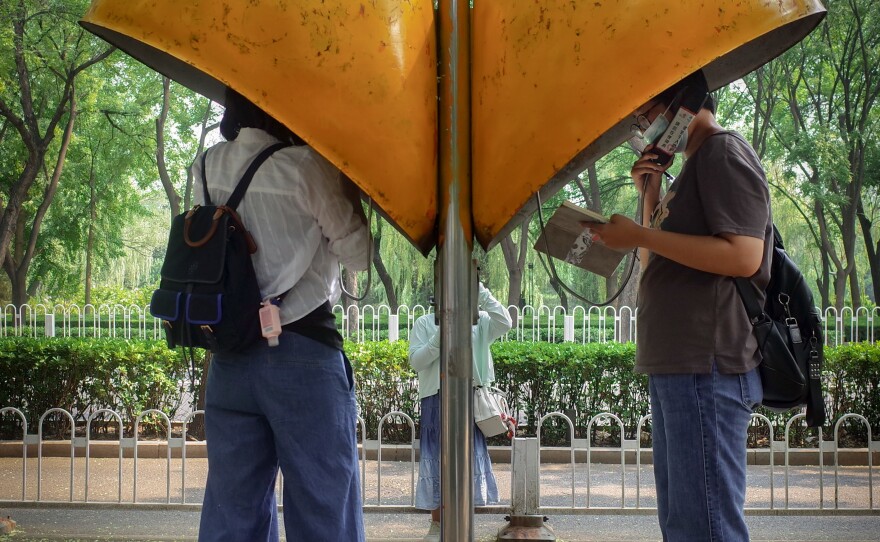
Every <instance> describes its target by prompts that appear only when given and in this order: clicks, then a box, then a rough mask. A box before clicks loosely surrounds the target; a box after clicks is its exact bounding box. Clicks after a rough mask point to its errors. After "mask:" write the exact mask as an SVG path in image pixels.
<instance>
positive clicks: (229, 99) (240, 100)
mask: <svg viewBox="0 0 880 542" xmlns="http://www.w3.org/2000/svg"><path fill="white" fill-rule="evenodd" d="M242 128H259V129H260V130H263V131H264V132H267V133H269V134H270V135H272V136H273V137H275V138H276V139H278V140H279V141H283V142H285V143H291V144H293V145H305V144H306V142H305V141H303V139H302V138H301V137H299V136H298V135H296V134H295V133H294V132H293V131H292V130H291V129H290V128H288V127H287V126H285V125H283V124H281V123H280V122H278V121H277V120H276V119H275V118H274V117H272V116H271V115H269V114H268V113H266V112H265V111H263V110H262V109H260V108H259V107H258V106H256V105H255V104H254V103H253V102H251V101H250V100H248V99H247V98H245V97H244V96H242V95H241V94H239V93H238V92H236V91H235V90H233V89H232V88H230V87H226V110H225V111H224V112H223V119H222V120H221V121H220V134H221V135H222V136H223V137H224V138H225V139H226V140H227V141H235V138H237V137H238V132H239V131H240V130H241V129H242Z"/></svg>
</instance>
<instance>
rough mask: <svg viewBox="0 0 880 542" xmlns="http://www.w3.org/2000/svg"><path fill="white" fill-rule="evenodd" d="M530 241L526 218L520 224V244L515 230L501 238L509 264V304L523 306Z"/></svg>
mask: <svg viewBox="0 0 880 542" xmlns="http://www.w3.org/2000/svg"><path fill="white" fill-rule="evenodd" d="M528 241H529V221H528V220H524V221H523V223H522V225H521V226H520V233H519V246H517V244H516V243H517V242H516V241H514V240H513V232H511V233H510V234H509V235H508V236H507V237H505V238H504V239H502V240H501V252H502V254H503V255H504V263H505V264H506V265H507V284H508V289H507V305H508V306H515V307H520V308H522V306H523V303H522V300H523V289H522V288H523V269H524V268H525V263H526V249H527V248H528ZM510 317H511V318H512V319H513V327H514V328H515V327H516V325H517V322H516V317H517V313H516V311H513V312H511V315H510Z"/></svg>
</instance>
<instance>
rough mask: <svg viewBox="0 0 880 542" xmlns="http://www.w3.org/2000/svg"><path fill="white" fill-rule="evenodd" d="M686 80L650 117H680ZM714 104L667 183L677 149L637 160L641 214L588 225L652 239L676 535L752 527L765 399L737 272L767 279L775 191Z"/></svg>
mask: <svg viewBox="0 0 880 542" xmlns="http://www.w3.org/2000/svg"><path fill="white" fill-rule="evenodd" d="M683 86H684V84H683V83H680V84H678V85H675V86H673V87H672V88H670V89H668V90H667V91H665V92H663V93H662V94H660V95H659V96H657V97H656V98H654V99H652V100H650V101H648V102H647V103H645V104H644V105H643V106H642V107H640V108H638V109H637V110H636V111H635V112H634V114H633V115H634V117H635V118H636V121H637V122H638V123H639V127H640V129H642V130H645V131H646V132H651V131H654V132H657V131H660V130H662V124H663V121H664V120H666V121H669V122H672V121H673V117H674V115H675V113H676V112H675V111H671V110H670V104H672V103H673V102H674V101H676V97H678V96H680V93H681V92H682V89H683ZM714 113H715V104H714V101H713V100H712V98H711V96H710V97H709V98H708V99H707V101H706V102H705V103H704V105H703V108H702V109H701V110H700V111H699V112H697V113H696V115H695V117H694V119H693V121H692V122H691V123H690V125H689V126H688V128H687V131H686V133H685V134H684V136H683V137H682V139H683V141H682V142H680V145H679V147H680V148H681V149H682V150H683V153H684V158H685V163H684V166H683V167H682V170H681V173H680V175H679V176H678V178H677V179H676V180H675V181H674V182H673V183H672V185H671V186H670V188H669V191H668V192H667V193H666V194H665V195H664V194H661V178H662V175H663V173H664V172H665V171H666V169H668V167H669V165H671V164H672V162H671V161H670V162H669V163H667V164H666V165H665V166H661V165H658V164H657V163H656V162H655V160H656V159H657V158H658V156H659V153H658V152H657V151H656V150H653V147H650V146H649V147H648V148H647V149H646V151H645V152H644V154H643V155H642V156H641V157H640V158H639V159H638V160H637V161H636V162H635V164H634V165H633V167H632V170H631V175H632V178H633V181H634V182H635V185H636V187H637V188H638V189H639V190H640V191H642V192H643V194H644V207H643V210H644V213H643V215H644V216H645V219H644V220H643V224H642V225H639V224H636V223H635V222H633V221H632V220H630V219H628V218H626V217H624V216H621V215H612V216H611V217H610V221H609V223H607V224H593V223H591V224H590V225H589V226H590V228H591V229H592V230H593V232H594V235H595V236H596V237H597V238H599V239H601V240H602V241H603V242H604V243H605V244H606V245H608V246H609V247H611V248H619V249H629V248H634V247H640V248H641V250H640V257H641V262H642V266H643V272H642V278H641V281H640V284H639V307H638V314H637V325H638V338H637V349H636V371H637V372H641V373H647V374H648V375H649V383H650V395H651V418H652V428H653V429H652V441H653V448H654V476H655V481H656V486H657V512H658V516H659V520H660V529H661V531H662V533H663V539H664V540H665V541H684V540H725V541H730V540H734V541H740V540H748V537H749V535H748V529H747V527H746V524H745V518H744V514H743V507H744V504H745V489H746V432H747V429H748V425H749V421H750V419H751V414H752V411H753V409H754V408H755V407H756V406H757V405H758V404H760V402H761V399H762V389H761V381H760V376H759V374H758V371H757V366H758V364H759V363H760V361H761V356H760V352H759V350H758V347H757V343H756V341H755V338H754V336H753V334H752V326H751V324H750V322H749V319H748V316H747V315H746V312H745V309H744V307H743V304H742V302H741V300H740V298H739V295H738V294H737V291H736V287H735V286H734V281H733V277H748V278H750V279H751V280H752V281H753V282H754V283H755V285H756V286H757V289H758V290H760V291H763V288H764V287H765V286H766V285H767V282H768V280H769V277H770V250H771V249H772V246H773V244H772V220H771V215H770V194H769V189H768V185H767V180H766V178H765V176H764V170H763V168H762V167H761V163H760V160H759V159H758V157H757V155H756V154H755V151H754V150H753V149H752V147H751V146H750V145H749V144H748V143H747V142H746V141H745V140H744V139H743V138H742V137H741V136H740V135H739V134H736V133H734V132H730V131H727V130H724V129H723V128H722V127H721V126H720V125H719V124H718V122H717V120H716V118H715V114H714ZM660 117H662V118H660ZM658 118H659V119H660V120H659V121H658ZM652 151H653V152H652ZM761 295H763V294H761ZM759 302H761V303H762V304H763V299H759Z"/></svg>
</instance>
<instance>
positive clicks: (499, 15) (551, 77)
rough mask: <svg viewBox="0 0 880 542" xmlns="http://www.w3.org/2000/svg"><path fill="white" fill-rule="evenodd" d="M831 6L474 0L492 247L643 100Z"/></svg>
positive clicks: (765, 50)
mask: <svg viewBox="0 0 880 542" xmlns="http://www.w3.org/2000/svg"><path fill="white" fill-rule="evenodd" d="M824 15H825V9H824V8H823V7H822V5H821V4H820V3H819V2H818V0H778V1H777V0H774V1H772V2H770V1H766V0H751V1H742V0H721V1H717V2H703V1H698V0H679V1H677V2H656V0H628V1H627V2H607V1H602V2H592V1H591V2H570V1H567V0H547V1H543V2H523V1H511V0H479V1H477V2H474V28H473V35H474V50H473V75H472V81H473V90H472V103H473V108H472V109H473V158H472V159H473V196H472V197H473V212H474V229H475V235H476V237H477V239H478V240H479V241H480V243H481V244H482V245H483V246H484V247H485V248H487V249H488V248H491V247H492V246H493V245H494V244H495V243H497V242H498V241H500V240H501V239H502V238H503V237H504V236H506V235H507V234H508V233H509V232H510V230H512V229H513V228H514V227H516V225H517V224H519V223H520V222H521V221H522V220H523V219H526V218H528V217H529V216H531V214H532V213H533V212H534V210H535V204H534V199H533V197H534V195H535V193H536V192H537V191H539V190H540V191H541V196H542V197H544V198H545V199H547V198H549V197H550V196H552V195H553V194H554V193H555V192H556V191H558V190H559V189H560V188H561V187H562V186H563V185H564V184H566V183H567V182H569V181H570V180H572V179H573V178H574V177H575V176H576V175H578V174H579V173H580V172H582V171H583V170H584V169H586V167H587V165H589V164H590V163H591V162H593V161H595V160H596V159H598V158H599V157H601V156H603V155H605V154H607V153H608V152H609V151H610V150H611V149H613V148H614V147H615V146H617V145H619V144H620V143H622V142H623V141H624V140H625V139H626V138H627V137H629V126H630V125H631V124H632V119H631V116H630V115H631V113H632V111H634V110H635V109H636V108H637V107H639V106H640V105H642V104H644V103H645V102H647V101H648V100H649V99H651V98H652V97H654V96H656V95H658V94H659V93H660V92H662V91H663V90H665V89H667V88H669V87H670V86H672V85H673V84H675V83H676V82H678V81H680V80H682V79H684V78H685V77H686V76H687V75H689V74H690V73H693V72H695V71H697V70H699V69H701V68H702V69H703V71H704V73H705V75H706V79H707V80H708V83H709V87H710V90H714V89H717V88H719V87H721V86H723V85H726V84H727V83H729V82H731V81H734V80H736V79H738V78H740V77H742V76H743V75H745V74H746V73H748V72H750V71H752V70H754V69H755V68H757V67H759V66H760V65H762V64H764V63H765V62H767V61H769V60H771V59H773V58H775V57H776V56H778V55H779V54H781V53H782V52H783V51H785V50H786V49H788V48H789V47H791V46H792V45H794V44H795V43H797V42H798V41H799V40H801V39H802V38H803V37H804V36H806V35H807V34H808V33H809V32H810V31H811V30H812V29H813V28H815V26H816V25H817V24H819V22H820V21H821V20H822V18H823V17H824Z"/></svg>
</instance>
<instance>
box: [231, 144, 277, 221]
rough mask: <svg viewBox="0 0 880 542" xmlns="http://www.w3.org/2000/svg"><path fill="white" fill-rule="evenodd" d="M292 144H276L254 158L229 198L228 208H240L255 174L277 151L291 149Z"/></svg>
mask: <svg viewBox="0 0 880 542" xmlns="http://www.w3.org/2000/svg"><path fill="white" fill-rule="evenodd" d="M289 146H290V143H283V142H281V143H275V144H274V145H271V146H269V147H266V148H265V149H263V151H262V152H260V154H258V155H257V157H256V158H254V160H253V162H251V165H250V166H248V168H247V171H245V172H244V175H242V177H241V180H240V181H238V184H237V185H236V186H235V190H234V191H233V192H232V195H231V196H229V199H228V200H227V201H226V207H229V208H231V209H235V208H237V207H238V204H239V203H241V200H242V198H244V193H245V192H247V189H248V187H249V186H250V185H251V181H253V180H254V174H256V173H257V170H258V169H259V168H260V166H261V165H263V162H265V161H266V160H267V159H268V158H269V157H270V156H272V155H273V154H275V151H278V150H281V149H283V148H284V147H289Z"/></svg>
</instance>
